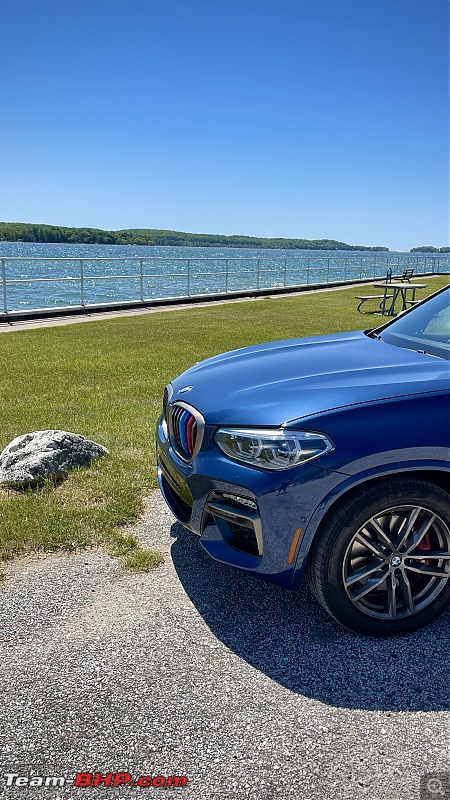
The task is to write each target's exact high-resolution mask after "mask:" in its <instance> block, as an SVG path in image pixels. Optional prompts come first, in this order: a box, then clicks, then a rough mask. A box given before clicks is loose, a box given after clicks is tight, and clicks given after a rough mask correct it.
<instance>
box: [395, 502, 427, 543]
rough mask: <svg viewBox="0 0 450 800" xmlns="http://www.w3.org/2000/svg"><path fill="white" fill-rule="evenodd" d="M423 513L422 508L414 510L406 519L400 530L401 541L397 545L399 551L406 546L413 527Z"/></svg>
mask: <svg viewBox="0 0 450 800" xmlns="http://www.w3.org/2000/svg"><path fill="white" fill-rule="evenodd" d="M421 511H422V509H421V508H412V509H411V511H410V512H409V514H408V517H407V518H406V519H405V521H404V523H403V525H402V527H401V528H400V530H399V535H400V536H401V539H400V541H399V543H398V545H397V549H398V550H400V548H401V547H403V545H404V544H405V542H406V540H407V538H408V536H409V534H410V533H411V531H412V529H413V526H414V524H415V522H416V520H417V517H418V516H419V514H420V512H421Z"/></svg>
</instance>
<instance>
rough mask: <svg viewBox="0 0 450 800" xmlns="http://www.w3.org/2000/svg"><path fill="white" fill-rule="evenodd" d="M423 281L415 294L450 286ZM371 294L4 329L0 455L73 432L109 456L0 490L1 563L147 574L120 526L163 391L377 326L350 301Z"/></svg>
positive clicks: (134, 494) (146, 475) (137, 485)
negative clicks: (67, 563)
mask: <svg viewBox="0 0 450 800" xmlns="http://www.w3.org/2000/svg"><path fill="white" fill-rule="evenodd" d="M425 282H426V283H427V284H428V289H426V290H422V291H421V292H420V293H419V292H418V295H417V296H418V298H421V297H425V296H426V295H427V294H430V293H431V292H433V291H435V290H436V289H438V288H440V287H441V286H445V285H447V284H448V282H449V281H448V276H440V277H436V278H429V277H428V276H427V278H426V281H425ZM372 293H373V288H372V287H371V286H358V287H357V288H355V287H353V288H350V289H343V290H339V291H329V292H321V293H314V294H309V295H299V296H295V297H286V298H270V299H259V300H255V301H252V302H242V303H229V304H224V305H218V306H214V307H212V306H211V307H201V308H194V309H183V310H176V311H168V312H161V313H155V314H143V315H141V316H132V317H122V318H116V319H112V320H108V321H99V322H95V321H92V322H84V323H80V324H74V325H66V326H61V327H52V328H42V329H38V330H31V331H17V332H14V333H7V334H5V335H2V334H1V333H0V354H1V363H2V380H1V386H0V400H1V406H0V408H1V412H0V416H1V426H0V451H1V450H2V449H3V448H4V447H5V446H6V445H7V444H8V443H9V442H10V441H11V440H12V439H13V438H14V437H16V436H18V435H19V434H22V433H27V432H30V431H33V430H43V429H46V428H61V429H65V430H68V431H73V432H75V433H81V434H83V435H84V436H87V437H88V438H91V439H94V440H95V441H97V442H99V443H100V444H103V445H105V447H107V448H108V450H109V451H110V456H109V458H105V459H100V460H99V461H96V462H94V463H93V465H92V466H91V468H90V469H83V470H78V471H75V472H73V473H71V474H70V475H69V476H68V478H67V480H65V481H64V482H63V483H61V484H60V485H59V486H56V487H54V486H51V485H44V486H42V487H41V488H39V489H36V490H28V491H25V492H16V491H7V490H5V489H0V559H1V558H3V559H7V558H11V557H12V556H14V555H16V554H18V553H21V552H25V551H30V550H57V549H64V550H74V549H77V548H80V547H88V546H92V545H97V544H100V543H102V544H105V545H106V546H107V547H108V548H109V549H110V551H111V552H113V553H114V554H116V555H118V556H122V557H124V558H125V560H126V561H127V562H128V566H129V567H130V568H133V567H134V568H136V569H139V568H144V569H147V568H150V567H151V566H152V565H153V563H154V562H153V561H152V559H151V558H150V557H149V556H148V554H144V553H142V551H141V552H140V553H137V552H136V550H135V544H136V542H135V539H134V537H133V536H132V535H130V533H129V531H128V530H127V526H129V525H131V523H133V522H134V521H135V520H136V518H137V516H138V514H139V512H140V510H141V503H142V497H143V495H145V494H146V493H148V492H149V491H150V490H151V489H153V488H154V487H155V485H156V475H155V453H154V429H155V423H156V419H157V416H158V414H159V410H160V406H161V399H162V393H163V389H164V386H165V385H166V383H168V382H169V381H170V380H171V379H172V378H173V377H175V376H176V375H177V374H178V373H180V372H182V371H183V370H184V369H186V368H187V367H189V366H190V365H191V364H193V363H194V362H196V361H200V360H201V359H203V358H207V357H208V356H211V355H214V354H216V353H220V352H222V351H225V350H231V349H234V348H237V347H243V346H245V345H250V344H254V343H257V342H263V341H270V340H276V339H288V338H292V337H297V336H312V335H315V334H321V333H328V332H333V331H348V330H359V329H361V328H370V327H375V326H376V325H378V324H380V323H381V321H382V318H381V317H380V316H375V315H371V314H370V315H369V314H364V315H363V314H360V313H358V312H357V311H356V305H357V301H356V300H355V295H356V294H372Z"/></svg>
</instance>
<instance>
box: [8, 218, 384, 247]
mask: <svg viewBox="0 0 450 800" xmlns="http://www.w3.org/2000/svg"><path fill="white" fill-rule="evenodd" d="M0 241H7V242H17V241H21V242H54V243H58V244H59V243H67V244H131V245H172V246H176V247H252V248H257V247H260V248H267V249H274V250H275V249H284V250H286V249H287V250H376V251H381V250H382V251H387V250H389V248H388V247H364V246H363V245H351V244H346V243H345V242H338V241H336V240H335V239H262V238H259V237H256V236H222V235H221V234H209V233H184V232H182V231H160V230H154V229H152V228H130V229H127V230H121V231H102V230H99V229H98V228H65V227H61V226H58V225H31V224H29V223H25V222H0Z"/></svg>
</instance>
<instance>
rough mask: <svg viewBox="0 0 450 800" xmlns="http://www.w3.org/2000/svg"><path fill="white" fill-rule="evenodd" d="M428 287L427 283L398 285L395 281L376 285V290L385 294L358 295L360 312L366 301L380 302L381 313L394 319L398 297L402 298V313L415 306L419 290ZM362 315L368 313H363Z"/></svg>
mask: <svg viewBox="0 0 450 800" xmlns="http://www.w3.org/2000/svg"><path fill="white" fill-rule="evenodd" d="M427 285H428V284H426V283H397V282H395V281H393V282H392V283H387V282H386V283H374V284H373V286H374V288H375V289H383V294H370V295H357V297H356V299H357V300H359V301H360V302H359V304H358V311H360V309H361V306H362V305H363V303H365V302H366V300H380V304H379V307H380V311H381V313H382V314H387V316H389V317H393V316H395V314H396V311H395V303H396V300H397V298H398V297H400V298H401V302H402V311H404V310H405V309H406V308H407V307H408V306H413V305H415V303H416V302H417V301H416V291H417V289H426V288H427ZM408 292H411V297H410V299H407V293H408ZM388 300H390V303H388V302H387V301H388ZM362 313H367V312H364V311H363V312H362Z"/></svg>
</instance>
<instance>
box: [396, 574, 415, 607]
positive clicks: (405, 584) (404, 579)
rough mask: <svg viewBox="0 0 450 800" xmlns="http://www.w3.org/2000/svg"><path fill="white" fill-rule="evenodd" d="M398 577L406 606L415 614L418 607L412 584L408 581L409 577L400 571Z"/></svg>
mask: <svg viewBox="0 0 450 800" xmlns="http://www.w3.org/2000/svg"><path fill="white" fill-rule="evenodd" d="M397 577H398V582H399V586H400V589H401V592H402V595H403V600H404V601H405V605H406V607H407V609H408V611H409V613H410V614H414V612H415V610H416V606H415V605H414V599H413V596H412V592H411V584H410V582H409V580H408V576H407V575H406V574H405V572H404V571H403V570H399V571H398V574H397Z"/></svg>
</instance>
